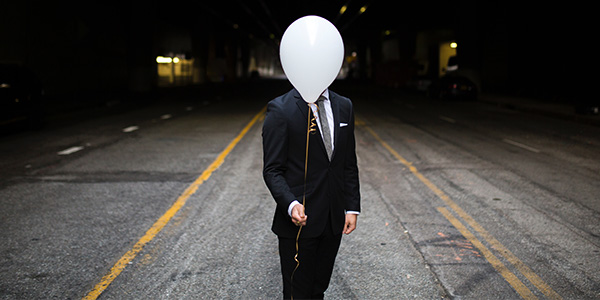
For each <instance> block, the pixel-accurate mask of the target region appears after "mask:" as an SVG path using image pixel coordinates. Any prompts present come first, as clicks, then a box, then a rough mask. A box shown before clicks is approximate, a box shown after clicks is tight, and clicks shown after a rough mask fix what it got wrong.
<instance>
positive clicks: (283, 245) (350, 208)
mask: <svg viewBox="0 0 600 300" xmlns="http://www.w3.org/2000/svg"><path fill="white" fill-rule="evenodd" d="M322 98H323V99H324V100H322V101H323V102H322V103H321V102H319V101H317V102H315V103H311V104H308V103H307V102H305V101H304V100H303V99H302V97H301V96H300V94H299V93H298V91H297V90H295V89H292V90H291V91H290V92H288V93H286V94H284V95H282V96H280V97H277V98H275V99H273V100H272V101H270V102H269V104H268V106H267V115H266V118H265V122H264V125H263V132H262V136H263V152H264V169H263V176H264V180H265V183H266V184H267V187H268V188H269V190H270V192H271V194H272V196H273V198H274V199H275V202H276V203H277V207H276V210H275V216H274V218H273V225H272V231H273V232H274V233H275V234H277V236H278V238H279V255H280V260H281V271H282V277H283V295H284V298H285V299H290V298H293V299H322V298H323V296H324V293H325V290H326V289H327V287H328V285H329V281H330V278H331V273H332V271H333V265H334V262H335V258H336V255H337V251H338V248H339V245H340V242H341V238H342V233H345V234H350V233H351V232H352V231H353V230H354V229H355V228H356V221H357V216H358V214H359V212H360V192H359V182H358V166H357V163H356V152H355V149H356V146H355V139H354V110H353V107H352V102H351V101H350V99H348V98H346V97H343V96H340V95H338V94H336V93H334V92H331V91H329V90H325V91H324V92H323V94H322V95H321V98H320V99H322ZM318 104H319V106H320V107H319V108H318V106H317V105H318ZM309 113H310V116H309ZM309 117H310V118H313V117H314V118H315V120H314V123H316V124H317V127H318V128H315V131H314V132H312V133H310V134H308V133H307V129H308V125H309V124H308V123H309ZM321 121H323V122H325V123H323V125H322V124H321ZM311 123H312V122H311ZM307 134H308V147H307V145H306V143H307ZM323 135H325V136H328V139H326V140H324V139H323ZM327 140H328V141H327ZM328 151H329V152H330V154H328ZM307 152H308V153H307ZM329 156H330V157H329ZM305 163H306V169H305ZM303 196H305V197H303ZM302 202H304V204H305V205H302ZM300 228H302V229H301V231H300V233H301V234H300V236H299V238H298V241H297V236H298V232H299V229H300ZM296 245H297V246H298V257H297V259H298V261H299V263H297V262H296V260H295V259H294V256H295V255H296ZM296 266H297V269H296ZM292 274H293V276H292Z"/></svg>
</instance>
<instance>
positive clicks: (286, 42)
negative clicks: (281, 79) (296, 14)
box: [279, 16, 344, 103]
mask: <svg viewBox="0 0 600 300" xmlns="http://www.w3.org/2000/svg"><path fill="white" fill-rule="evenodd" d="M279 56H280V59H281V66H282V67H283V72H284V73H285V75H286V76H287V78H288V80H289V81H290V83H291V84H292V85H293V86H294V87H295V88H296V90H298V92H299V93H300V95H301V96H302V99H304V101H306V102H307V103H314V102H315V101H317V99H318V98H319V96H320V95H321V94H322V93H323V91H325V89H327V88H328V87H329V85H331V83H332V82H333V81H334V80H335V78H336V77H337V75H338V73H339V72H340V69H341V68H342V63H343V62H344V42H343V41H342V36H341V35H340V33H339V31H338V30H337V28H335V26H334V25H333V24H331V22H329V21H327V20H326V19H324V18H322V17H319V16H305V17H302V18H300V19H298V20H296V21H294V22H293V23H292V24H290V26H289V27H288V28H287V29H286V30H285V32H284V33H283V37H282V38H281V44H280V46H279Z"/></svg>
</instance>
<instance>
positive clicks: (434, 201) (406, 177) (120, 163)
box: [0, 82, 600, 299]
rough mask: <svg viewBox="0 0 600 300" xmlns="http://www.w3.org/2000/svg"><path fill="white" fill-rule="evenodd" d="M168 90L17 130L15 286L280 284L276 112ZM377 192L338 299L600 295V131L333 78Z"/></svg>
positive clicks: (195, 289)
mask: <svg viewBox="0 0 600 300" xmlns="http://www.w3.org/2000/svg"><path fill="white" fill-rule="evenodd" d="M288 88H289V85H288V84H287V83H286V82H266V83H260V84H252V85H223V86H217V87H212V88H207V87H204V88H198V89H194V90H191V91H186V92H185V93H184V92H181V91H179V92H174V93H172V94H169V93H165V94H164V95H163V96H162V97H161V99H160V100H158V101H155V102H152V103H148V104H146V105H143V106H140V107H136V108H132V107H129V106H127V107H126V108H123V109H114V108H111V109H106V108H96V109H94V110H88V111H85V112H83V111H82V112H78V113H76V114H70V115H68V116H61V117H60V118H55V119H53V120H51V122H50V123H49V126H48V127H47V128H45V129H44V130H40V131H21V132H15V133H12V134H6V135H4V136H2V137H0V153H1V155H0V168H1V169H2V173H1V175H0V207H1V209H0V228H1V231H0V240H1V241H2V242H1V244H0V299H82V298H84V297H86V296H88V297H89V298H88V299H94V298H99V299H278V298H280V295H281V292H280V290H281V278H280V276H281V275H280V272H279V262H278V254H277V240H276V237H275V235H274V234H273V233H272V232H271V231H270V223H271V217H272V214H273V210H274V207H275V205H274V201H273V200H272V199H271V197H270V195H269V192H268V190H267V189H266V187H265V185H264V183H263V180H262V149H261V126H262V120H263V116H264V115H263V113H262V109H263V108H264V106H265V104H266V102H267V101H268V100H270V99H271V98H273V97H275V96H277V95H279V94H281V93H283V92H285V91H287V89H288ZM332 89H334V90H336V91H337V92H339V93H341V94H344V95H346V96H348V97H350V98H351V99H353V101H354V103H355V110H356V117H357V127H356V137H357V151H358V159H359V170H360V180H361V193H362V198H363V211H362V213H361V215H360V217H359V223H358V229H357V230H356V231H355V232H354V233H352V234H351V235H348V236H345V237H344V238H343V241H342V246H341V249H340V253H339V256H338V259H337V261H336V267H335V270H334V274H333V278H332V282H331V285H330V288H329V290H328V291H327V293H326V298H328V299H521V298H523V299H561V298H562V299H598V298H600V275H599V273H598V266H600V214H599V212H600V200H599V199H600V196H599V195H600V184H599V183H600V156H599V154H600V128H599V127H593V126H589V125H584V124H579V123H575V122H571V121H565V120H558V119H552V118H548V117H542V116H537V115H534V114H527V113H519V112H516V111H513V110H507V109H504V108H501V107H498V106H493V105H490V104H486V103H481V102H440V101H433V100H431V99H427V98H425V97H423V96H421V95H417V94H411V93H404V92H401V91H397V90H390V89H382V88H373V87H365V86H356V85H345V84H338V83H336V84H334V87H333V88H332Z"/></svg>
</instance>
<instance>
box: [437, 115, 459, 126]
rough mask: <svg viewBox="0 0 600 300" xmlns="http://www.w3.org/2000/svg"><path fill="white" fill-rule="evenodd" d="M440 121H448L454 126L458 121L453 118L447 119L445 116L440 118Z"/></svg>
mask: <svg viewBox="0 0 600 300" xmlns="http://www.w3.org/2000/svg"><path fill="white" fill-rule="evenodd" d="M440 119H441V120H444V121H446V122H448V123H452V124H454V123H456V120H454V119H452V118H448V117H445V116H440Z"/></svg>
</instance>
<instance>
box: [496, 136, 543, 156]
mask: <svg viewBox="0 0 600 300" xmlns="http://www.w3.org/2000/svg"><path fill="white" fill-rule="evenodd" d="M502 141H503V142H505V143H507V144H511V145H513V146H517V147H519V148H523V149H525V150H529V151H531V152H534V153H540V150H538V149H536V148H533V147H530V146H527V145H525V144H521V143H519V142H515V141H513V140H509V139H503V140H502Z"/></svg>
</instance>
